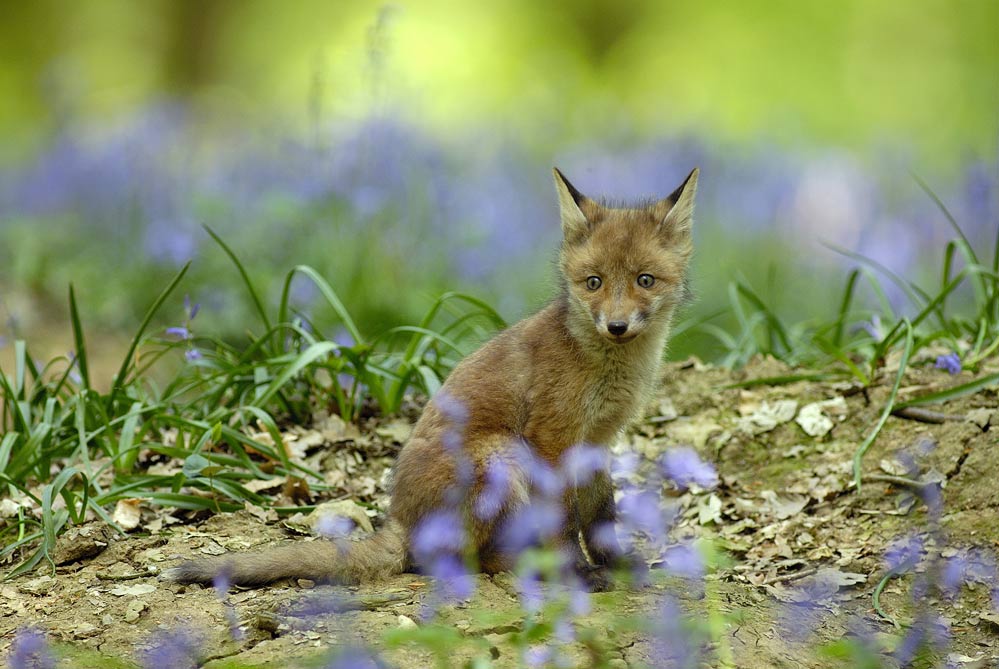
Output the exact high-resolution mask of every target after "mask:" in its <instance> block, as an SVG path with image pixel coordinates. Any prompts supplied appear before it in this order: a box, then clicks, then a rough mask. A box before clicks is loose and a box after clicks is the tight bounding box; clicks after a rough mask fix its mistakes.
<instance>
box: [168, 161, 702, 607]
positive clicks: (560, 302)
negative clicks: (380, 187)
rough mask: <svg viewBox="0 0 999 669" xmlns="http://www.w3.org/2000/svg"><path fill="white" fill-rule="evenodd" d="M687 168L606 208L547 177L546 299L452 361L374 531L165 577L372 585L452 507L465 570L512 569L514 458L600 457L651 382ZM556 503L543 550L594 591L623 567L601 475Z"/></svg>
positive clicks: (682, 219) (610, 496)
mask: <svg viewBox="0 0 999 669" xmlns="http://www.w3.org/2000/svg"><path fill="white" fill-rule="evenodd" d="M698 173H699V172H698V169H697V168H695V169H693V170H692V171H691V172H690V174H689V175H688V176H687V178H686V179H685V180H684V181H683V183H681V184H680V186H678V187H677V188H676V189H675V190H674V191H673V192H672V193H671V194H670V195H669V196H667V197H665V198H663V199H660V200H647V201H642V202H638V203H633V204H631V205H630V206H618V205H615V204H611V203H609V202H608V201H606V200H603V199H600V200H596V199H592V198H590V197H588V196H586V195H584V194H583V193H581V192H580V191H579V190H578V189H576V188H575V187H574V186H573V185H572V184H571V183H570V182H569V180H568V179H567V178H566V177H565V176H564V175H563V174H562V172H561V171H559V170H558V168H553V176H554V180H555V190H556V193H557V196H558V207H559V218H560V219H561V230H562V240H561V244H560V246H559V249H558V255H557V279H558V288H557V291H556V294H555V297H554V298H553V299H552V300H551V301H550V302H549V303H548V304H547V305H546V306H544V307H543V308H542V309H541V310H540V311H538V312H537V313H535V314H533V315H532V316H529V317H527V318H525V319H524V320H521V321H520V322H518V323H516V324H515V325H513V326H511V327H509V328H507V329H506V330H503V331H501V332H500V333H499V334H497V335H495V336H494V337H493V338H492V339H490V340H489V341H487V342H486V343H485V344H484V345H483V346H482V347H481V348H479V349H478V350H477V351H475V352H474V353H472V354H471V355H469V356H468V357H466V358H465V359H464V360H462V361H461V362H460V363H459V364H458V365H456V366H455V368H454V369H453V370H452V372H451V373H450V374H449V375H448V377H447V379H446V380H445V382H444V383H443V385H442V387H441V389H440V390H439V391H438V393H437V394H435V395H434V397H432V398H431V399H430V400H429V401H428V403H427V404H426V406H425V408H424V410H423V412H422V414H421V416H420V418H419V419H418V421H417V423H416V425H415V426H414V428H413V430H412V432H411V434H410V438H409V439H408V441H407V443H406V444H405V445H404V447H403V448H402V449H401V450H400V452H399V455H398V459H397V461H396V463H395V465H394V467H393V472H392V477H391V487H390V491H391V496H390V503H389V509H388V514H387V519H386V520H385V522H384V523H383V524H382V526H381V527H380V528H379V529H378V530H376V531H375V532H374V533H372V534H369V535H367V536H366V537H364V538H361V539H359V540H355V541H349V542H338V541H326V540H317V541H309V542H302V541H299V542H292V543H289V544H285V545H279V546H275V547H269V548H265V549H263V550H261V551H257V552H245V553H236V554H225V555H220V556H215V557H209V558H200V559H194V560H187V561H184V562H182V563H181V564H180V565H179V566H177V567H175V568H173V569H171V570H169V571H168V573H166V574H165V577H166V578H168V579H171V580H173V581H176V582H180V583H211V582H212V581H213V579H215V578H216V577H217V576H219V575H224V578H225V579H226V581H227V582H228V583H230V584H234V585H240V586H251V587H252V586H261V585H265V584H267V583H271V582H273V581H276V580H279V579H285V578H293V579H294V578H299V579H309V580H312V581H315V582H324V583H339V584H356V583H359V582H367V581H374V580H378V579H384V578H386V577H389V576H392V575H397V574H402V573H406V572H409V571H412V570H413V568H414V567H418V566H420V565H418V564H417V563H418V560H417V559H416V551H415V550H414V541H416V540H417V538H418V537H417V536H416V534H417V532H418V530H419V528H420V527H421V523H424V522H425V521H426V520H427V519H428V518H429V517H430V516H431V515H432V514H433V513H434V512H435V511H437V510H439V509H442V508H452V507H453V508H456V509H457V510H458V513H459V517H460V518H461V519H463V522H464V524H465V529H466V532H467V538H468V542H469V543H470V544H471V547H472V549H474V554H475V556H476V557H477V568H478V570H479V571H480V572H482V573H486V574H497V573H500V572H505V571H511V570H513V569H514V566H515V562H516V559H517V555H516V554H515V553H514V552H513V551H512V550H510V549H509V546H508V545H507V544H505V543H504V541H503V540H502V538H503V537H502V535H503V531H502V530H503V526H504V522H506V523H509V522H510V521H511V519H516V518H517V515H518V513H519V512H520V511H522V510H523V509H525V508H526V507H527V506H528V505H529V504H530V503H531V500H532V495H534V494H535V490H536V483H537V482H536V481H534V480H533V478H534V477H535V476H536V471H535V470H536V469H537V468H535V467H532V466H524V465H523V460H522V459H520V458H518V457H517V453H518V452H522V451H524V450H526V451H527V452H528V454H529V455H530V456H531V457H533V458H534V459H535V460H536V461H537V462H539V463H542V464H544V465H547V466H549V467H551V468H556V467H558V466H559V465H560V462H561V460H562V459H563V458H564V457H565V455H566V454H567V452H569V451H570V449H572V448H573V447H574V446H576V445H579V444H587V445H592V446H594V447H597V448H600V449H605V450H604V451H603V452H606V449H607V448H609V446H610V445H611V444H612V443H613V442H614V440H615V439H616V438H617V437H618V436H619V435H620V434H622V433H623V431H624V430H625V429H626V428H627V427H628V426H629V425H630V424H631V423H632V422H634V421H635V420H636V419H637V418H639V417H640V414H641V413H642V411H643V410H644V408H645V406H646V404H647V403H648V401H649V400H650V398H651V396H652V394H653V392H654V391H655V390H656V388H657V385H658V383H659V380H660V372H661V363H662V360H663V357H664V351H665V348H666V345H667V341H668V339H669V335H670V330H671V324H672V321H673V318H674V314H675V312H676V311H677V309H678V307H679V306H680V305H681V304H682V303H683V302H684V301H685V300H686V298H687V295H688V287H687V269H688V265H689V264H690V259H691V256H692V254H693V238H692V231H691V229H692V219H693V211H694V196H695V193H696V189H697V178H698ZM454 406H459V407H461V411H462V428H463V429H462V434H461V440H460V443H459V444H457V446H456V445H455V444H454V443H453V439H450V438H449V435H453V424H454V417H453V416H452V415H451V414H452V413H454V411H453V407H454ZM497 463H505V464H507V465H509V466H508V467H507V468H506V470H505V471H506V477H505V478H506V481H505V483H506V485H505V488H504V490H505V493H506V494H505V495H504V496H503V499H502V500H501V501H500V503H499V508H498V509H497V510H496V511H495V512H494V513H490V514H481V513H476V512H475V510H476V503H477V501H479V499H480V498H481V496H482V495H484V494H485V488H486V487H487V484H488V480H487V479H488V478H489V473H490V471H491V468H493V467H494V466H495V465H496V464H497ZM462 480H464V481H465V482H464V483H462ZM456 491H457V493H456ZM561 504H562V505H563V508H562V514H561V517H562V519H563V522H562V524H561V528H560V529H559V530H558V531H557V536H556V537H555V543H556V544H557V548H558V549H559V550H560V551H561V552H562V554H563V555H564V556H566V557H567V563H568V564H569V565H570V567H569V568H570V569H571V570H572V572H574V573H575V574H576V575H578V576H579V577H580V578H581V579H582V580H583V581H584V582H585V584H586V585H588V586H589V587H590V588H591V589H593V590H602V589H606V588H607V587H609V577H608V573H609V571H610V569H611V568H612V567H613V566H615V565H616V564H619V560H621V559H622V557H623V556H625V557H627V556H626V554H625V552H624V551H622V549H621V547H620V545H619V544H618V542H617V540H616V538H615V537H614V533H613V532H610V533H608V532H606V531H604V530H606V529H607V528H608V527H610V528H613V526H614V523H615V519H616V508H615V501H614V487H613V484H612V481H611V477H610V475H609V472H608V471H607V470H606V469H601V470H600V471H597V472H595V473H594V475H593V476H592V477H589V478H588V479H587V480H586V481H585V484H582V485H579V486H569V487H567V489H566V490H565V491H564V492H563V493H561ZM608 535H609V536H608ZM631 559H634V556H631Z"/></svg>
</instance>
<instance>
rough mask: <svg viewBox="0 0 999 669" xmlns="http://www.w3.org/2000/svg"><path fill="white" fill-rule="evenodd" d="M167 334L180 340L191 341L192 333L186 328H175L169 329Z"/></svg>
mask: <svg viewBox="0 0 999 669" xmlns="http://www.w3.org/2000/svg"><path fill="white" fill-rule="evenodd" d="M166 333H167V334H168V335H173V336H174V337H179V338H180V339H190V338H191V331H190V330H188V329H187V328H185V327H173V328H167V329H166Z"/></svg>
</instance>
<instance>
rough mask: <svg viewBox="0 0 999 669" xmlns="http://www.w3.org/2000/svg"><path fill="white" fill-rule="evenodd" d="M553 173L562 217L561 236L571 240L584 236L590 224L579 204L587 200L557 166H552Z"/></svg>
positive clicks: (568, 240)
mask: <svg viewBox="0 0 999 669" xmlns="http://www.w3.org/2000/svg"><path fill="white" fill-rule="evenodd" d="M552 173H553V174H554V175H555V190H556V191H557V192H558V208H559V216H560V217H561V219H562V237H563V238H564V239H565V240H566V241H567V242H571V241H574V240H576V239H580V238H581V237H584V236H586V234H587V233H588V232H589V230H590V224H589V222H588V221H587V220H586V215H585V214H583V210H582V209H581V208H580V205H582V204H583V202H584V201H586V200H588V199H589V198H587V197H586V196H585V195H583V194H582V193H580V192H579V191H578V190H576V188H575V186H573V185H572V184H571V183H569V180H568V179H566V178H565V175H563V174H562V173H561V172H559V169H558V168H557V167H554V168H552Z"/></svg>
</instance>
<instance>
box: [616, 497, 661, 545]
mask: <svg viewBox="0 0 999 669" xmlns="http://www.w3.org/2000/svg"><path fill="white" fill-rule="evenodd" d="M617 509H618V514H619V515H620V518H621V524H622V526H624V527H625V528H626V529H627V530H629V531H632V532H643V533H645V534H647V535H648V536H650V537H652V538H654V539H656V540H661V539H663V538H664V537H665V535H666V526H665V523H664V519H663V513H662V510H661V509H660V508H659V495H656V494H655V493H653V492H650V491H643V492H629V493H625V494H624V495H623V496H622V497H621V500H620V501H619V502H618V505H617Z"/></svg>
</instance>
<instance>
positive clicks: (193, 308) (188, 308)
mask: <svg viewBox="0 0 999 669" xmlns="http://www.w3.org/2000/svg"><path fill="white" fill-rule="evenodd" d="M199 311H201V303H200V302H195V303H194V304H193V305H192V304H191V296H190V295H185V296H184V313H185V314H186V315H187V320H188V322H190V321H193V320H194V317H195V316H197V315H198V312H199Z"/></svg>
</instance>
